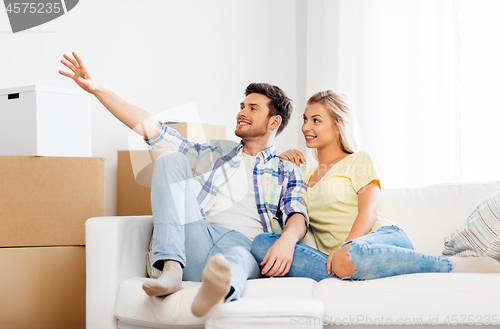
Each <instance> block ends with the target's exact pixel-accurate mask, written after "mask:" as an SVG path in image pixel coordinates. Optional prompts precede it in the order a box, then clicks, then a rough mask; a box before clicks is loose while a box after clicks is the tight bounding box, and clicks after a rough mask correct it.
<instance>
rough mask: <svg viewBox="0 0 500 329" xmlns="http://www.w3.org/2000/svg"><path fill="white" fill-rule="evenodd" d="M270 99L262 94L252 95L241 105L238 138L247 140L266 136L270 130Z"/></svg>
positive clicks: (237, 122)
mask: <svg viewBox="0 0 500 329" xmlns="http://www.w3.org/2000/svg"><path fill="white" fill-rule="evenodd" d="M269 101H270V99H269V98H268V97H267V96H264V95H261V94H256V93H253V94H250V95H248V96H247V97H246V98H245V99H244V100H243V102H241V104H240V112H239V113H238V115H237V116H236V130H235V131H234V133H235V134H236V136H238V137H240V138H241V139H243V140H245V139H248V138H255V137H262V136H265V135H266V134H267V132H268V130H269V120H270V118H269V117H268V116H269V107H268V104H269Z"/></svg>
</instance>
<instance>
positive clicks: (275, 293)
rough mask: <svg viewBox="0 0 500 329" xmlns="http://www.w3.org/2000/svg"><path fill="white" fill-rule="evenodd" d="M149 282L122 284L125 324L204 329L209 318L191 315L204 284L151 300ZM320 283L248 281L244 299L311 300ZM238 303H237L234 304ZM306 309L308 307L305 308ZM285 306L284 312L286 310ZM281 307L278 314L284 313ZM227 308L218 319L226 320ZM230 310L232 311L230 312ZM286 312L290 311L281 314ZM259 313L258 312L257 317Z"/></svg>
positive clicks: (120, 307) (119, 303) (119, 305)
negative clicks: (147, 288) (147, 290)
mask: <svg viewBox="0 0 500 329" xmlns="http://www.w3.org/2000/svg"><path fill="white" fill-rule="evenodd" d="M145 280H147V279H146V278H131V279H127V280H125V281H123V282H122V283H121V284H120V288H119V290H118V295H117V298H116V304H115V316H116V318H117V319H118V320H120V321H121V322H122V323H126V324H130V325H134V326H139V327H154V328H174V327H177V326H191V327H193V328H196V327H197V326H199V327H200V328H203V325H204V323H205V320H206V319H205V318H197V317H195V316H194V315H193V314H192V313H191V303H192V301H193V299H194V296H195V295H196V293H197V292H198V289H199V288H200V286H201V283H200V282H188V281H185V282H183V289H182V290H180V291H178V292H176V293H174V294H172V295H170V296H167V297H149V296H148V295H146V293H145V292H144V290H143V289H142V284H143V283H144V282H145ZM315 284H316V281H314V280H311V279H307V278H264V279H254V280H248V282H247V284H246V286H245V290H244V291H243V293H242V295H241V297H242V298H269V297H280V298H311V297H312V295H313V289H314V285H315ZM234 303H236V302H234ZM304 306H305V304H304ZM283 307H284V306H282V307H281V308H283ZM281 308H280V306H279V305H278V306H277V309H276V310H281ZM223 310H224V308H223V309H222V310H221V311H218V313H217V314H218V316H220V317H224V316H223V313H224V311H223ZM228 310H232V309H231V308H228ZM281 311H282V312H285V311H286V310H285V309H283V310H281ZM258 313H259V312H255V314H256V316H257V315H258ZM209 315H210V313H209V314H208V316H209Z"/></svg>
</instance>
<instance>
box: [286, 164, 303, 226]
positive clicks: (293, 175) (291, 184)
mask: <svg viewBox="0 0 500 329" xmlns="http://www.w3.org/2000/svg"><path fill="white" fill-rule="evenodd" d="M284 165H285V166H286V167H285V168H286V169H287V171H288V174H289V175H288V182H287V185H286V187H285V188H284V191H283V195H282V198H281V201H280V208H281V212H282V213H283V221H284V223H283V224H286V220H287V219H288V218H289V217H290V216H291V215H293V214H295V213H299V214H302V215H304V217H305V221H306V226H307V227H309V216H308V215H307V203H306V198H307V196H306V188H307V186H306V184H305V182H304V179H303V177H302V173H301V171H300V170H299V167H297V166H296V165H294V164H291V163H290V162H284Z"/></svg>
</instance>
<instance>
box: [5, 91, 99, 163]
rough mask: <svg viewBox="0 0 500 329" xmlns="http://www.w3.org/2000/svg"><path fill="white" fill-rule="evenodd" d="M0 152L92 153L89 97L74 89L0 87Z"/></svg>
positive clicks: (81, 155)
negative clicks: (0, 116)
mask: <svg viewBox="0 0 500 329" xmlns="http://www.w3.org/2000/svg"><path fill="white" fill-rule="evenodd" d="M0 109H1V113H2V120H0V155H25V156H33V155H40V156H63V157H78V156H80V157H90V156H92V138H91V133H92V131H91V120H90V119H91V97H90V95H89V94H88V93H85V92H83V91H81V90H77V89H66V88H56V87H47V86H39V85H34V86H27V87H17V88H10V89H4V90H0Z"/></svg>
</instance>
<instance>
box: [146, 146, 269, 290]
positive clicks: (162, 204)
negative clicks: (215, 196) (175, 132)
mask: <svg viewBox="0 0 500 329" xmlns="http://www.w3.org/2000/svg"><path fill="white" fill-rule="evenodd" d="M151 206H152V209H153V239H152V250H151V261H150V263H149V264H148V266H154V267H155V268H156V269H158V270H160V271H161V270H162V269H163V263H164V262H163V261H164V260H175V261H178V262H179V263H180V264H181V265H182V267H183V268H184V271H183V277H182V279H183V280H184V281H195V282H201V277H202V272H203V269H204V268H205V266H206V264H207V262H208V260H209V259H210V257H212V256H214V255H215V254H219V253H220V254H223V255H224V257H225V258H226V259H227V260H228V261H229V262H230V263H231V272H232V279H231V286H232V288H233V289H231V290H232V291H233V293H232V294H231V295H230V296H228V298H227V300H235V299H238V298H239V296H240V295H241V293H242V291H243V288H244V287H245V283H246V280H247V279H249V278H259V277H262V275H261V274H260V271H259V267H258V264H257V262H256V261H255V259H254V257H253V256H252V255H251V253H250V247H251V244H252V241H251V240H250V239H249V238H247V237H246V236H245V235H243V234H242V233H240V232H237V231H234V230H230V229H227V228H224V227H221V226H218V225H211V224H208V223H207V222H206V221H205V220H204V219H203V216H202V214H201V212H200V207H199V205H198V202H197V200H196V195H195V191H194V185H193V176H192V171H191V167H190V165H189V162H188V161H187V158H186V157H185V156H184V155H183V154H182V153H180V152H174V151H167V152H164V153H162V154H161V155H160V156H159V157H158V159H157V160H156V163H155V165H154V170H153V180H152V186H151Z"/></svg>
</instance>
